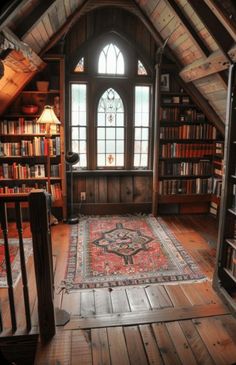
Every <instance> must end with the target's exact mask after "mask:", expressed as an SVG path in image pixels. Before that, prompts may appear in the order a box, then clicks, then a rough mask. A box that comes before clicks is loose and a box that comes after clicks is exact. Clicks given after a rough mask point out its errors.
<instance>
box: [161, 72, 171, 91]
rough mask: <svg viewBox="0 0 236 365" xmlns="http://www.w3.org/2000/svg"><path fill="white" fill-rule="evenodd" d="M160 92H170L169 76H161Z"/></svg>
mask: <svg viewBox="0 0 236 365" xmlns="http://www.w3.org/2000/svg"><path fill="white" fill-rule="evenodd" d="M161 91H170V75H169V74H162V75H161Z"/></svg>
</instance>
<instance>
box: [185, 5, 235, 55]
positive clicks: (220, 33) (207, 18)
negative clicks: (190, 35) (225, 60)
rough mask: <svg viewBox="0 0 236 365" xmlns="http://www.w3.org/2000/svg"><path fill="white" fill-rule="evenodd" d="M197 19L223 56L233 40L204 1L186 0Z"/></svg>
mask: <svg viewBox="0 0 236 365" xmlns="http://www.w3.org/2000/svg"><path fill="white" fill-rule="evenodd" d="M188 2H189V3H190V5H191V6H192V8H193V9H194V11H195V13H196V14H197V15H198V17H199V18H200V19H201V20H202V22H203V24H204V25H205V27H206V28H207V30H208V31H209V33H210V34H211V36H212V38H213V39H214V40H215V41H216V43H217V44H218V46H219V48H220V49H221V51H222V52H223V53H225V54H227V52H228V51H229V50H230V48H231V47H232V46H233V44H234V39H233V38H232V37H231V35H230V33H229V32H228V31H227V29H225V27H224V26H223V25H222V23H221V22H220V21H219V19H218V18H217V17H216V16H215V15H214V13H213V12H212V11H211V9H210V8H209V7H208V5H207V4H206V3H205V2H204V1H199V0H188Z"/></svg>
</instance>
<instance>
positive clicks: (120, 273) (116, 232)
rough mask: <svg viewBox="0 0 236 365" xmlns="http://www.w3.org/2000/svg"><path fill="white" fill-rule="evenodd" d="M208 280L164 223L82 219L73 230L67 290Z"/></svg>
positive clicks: (138, 219) (118, 218) (125, 218)
mask: <svg viewBox="0 0 236 365" xmlns="http://www.w3.org/2000/svg"><path fill="white" fill-rule="evenodd" d="M205 278H206V277H205V276H204V275H203V274H202V273H201V272H200V269H199V268H198V266H197V265H196V264H195V263H194V262H193V260H192V258H191V257H190V256H189V255H188V253H187V252H186V251H185V250H184V248H183V247H182V246H181V244H180V242H179V241H178V240H177V239H176V238H175V236H174V235H173V234H172V233H171V231H170V229H169V228H168V227H167V226H166V224H165V223H164V221H163V220H162V219H161V218H157V219H156V218H154V217H152V216H105V217H102V216H101V217H87V218H82V219H81V220H80V223H79V224H78V225H76V226H73V227H72V234H71V240H70V247H69V255H68V263H67V270H66V277H65V280H63V282H62V283H61V287H62V288H65V289H66V290H74V289H85V288H104V287H113V286H122V285H137V284H139V285H140V284H147V283H165V284H167V283H174V282H180V281H181V282H182V281H197V280H202V279H205Z"/></svg>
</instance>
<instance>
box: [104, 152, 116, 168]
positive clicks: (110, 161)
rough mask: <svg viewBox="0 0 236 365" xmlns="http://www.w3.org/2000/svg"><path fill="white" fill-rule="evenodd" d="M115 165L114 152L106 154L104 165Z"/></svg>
mask: <svg viewBox="0 0 236 365" xmlns="http://www.w3.org/2000/svg"><path fill="white" fill-rule="evenodd" d="M115 165H116V159H115V154H114V153H109V154H106V166H110V167H111V166H115Z"/></svg>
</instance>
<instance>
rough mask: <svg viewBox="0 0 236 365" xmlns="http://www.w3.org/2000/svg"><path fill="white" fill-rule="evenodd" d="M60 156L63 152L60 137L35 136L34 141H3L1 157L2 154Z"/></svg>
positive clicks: (0, 143)
mask: <svg viewBox="0 0 236 365" xmlns="http://www.w3.org/2000/svg"><path fill="white" fill-rule="evenodd" d="M48 152H49V154H50V156H59V155H60V153H61V147H60V137H55V138H50V139H48V138H45V137H34V138H33V141H31V140H30V141H29V140H22V141H20V142H1V141H0V157H2V156H47V155H48Z"/></svg>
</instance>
